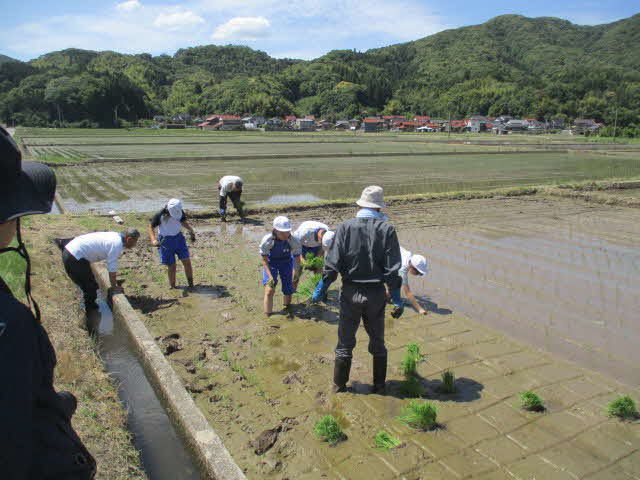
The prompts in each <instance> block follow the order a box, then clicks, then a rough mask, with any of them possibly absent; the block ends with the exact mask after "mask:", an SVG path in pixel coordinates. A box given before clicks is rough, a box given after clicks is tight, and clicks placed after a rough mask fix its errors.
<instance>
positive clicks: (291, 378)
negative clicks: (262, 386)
mask: <svg viewBox="0 0 640 480" xmlns="http://www.w3.org/2000/svg"><path fill="white" fill-rule="evenodd" d="M282 383H284V384H285V385H293V384H296V383H298V384H300V385H304V380H303V379H302V378H300V376H299V375H298V374H297V373H295V372H294V373H290V374H289V375H287V376H285V377H284V378H283V379H282Z"/></svg>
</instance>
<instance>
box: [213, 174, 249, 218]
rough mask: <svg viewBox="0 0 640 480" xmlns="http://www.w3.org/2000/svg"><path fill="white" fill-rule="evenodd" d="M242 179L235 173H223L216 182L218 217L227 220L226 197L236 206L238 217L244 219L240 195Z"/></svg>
mask: <svg viewBox="0 0 640 480" xmlns="http://www.w3.org/2000/svg"><path fill="white" fill-rule="evenodd" d="M243 184H244V181H243V180H242V179H241V178H240V177H238V176H235V175H225V176H224V177H222V178H221V179H220V181H219V182H218V195H219V197H220V218H221V219H222V221H223V222H226V221H227V197H229V198H231V201H232V202H233V206H234V207H236V210H237V211H238V214H239V215H240V218H242V219H243V220H244V211H243V210H242V203H240V196H241V195H242V185H243Z"/></svg>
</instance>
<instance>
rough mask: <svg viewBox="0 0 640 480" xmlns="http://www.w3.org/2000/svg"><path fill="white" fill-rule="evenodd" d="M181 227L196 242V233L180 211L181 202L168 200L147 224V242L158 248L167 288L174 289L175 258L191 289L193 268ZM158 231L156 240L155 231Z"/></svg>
mask: <svg viewBox="0 0 640 480" xmlns="http://www.w3.org/2000/svg"><path fill="white" fill-rule="evenodd" d="M182 227H184V228H186V229H187V230H188V231H189V234H190V236H191V241H192V242H195V241H196V233H195V232H194V231H193V228H191V225H189V223H188V222H187V215H186V214H185V213H184V210H183V209H182V202H181V201H180V200H179V199H177V198H172V199H170V200H169V201H168V202H167V204H166V205H165V207H164V208H163V209H162V210H160V211H159V212H158V213H156V214H155V215H154V216H153V217H152V218H151V223H149V240H151V244H152V245H153V246H154V247H158V253H159V254H160V263H161V264H162V265H166V266H167V275H168V277H169V286H170V287H171V288H176V256H177V257H178V259H179V260H180V261H181V262H182V266H183V267H184V274H185V276H186V277H187V282H188V284H189V288H192V287H193V267H192V266H191V258H190V254H189V248H188V247H187V240H186V239H185V238H184V235H183V234H182ZM156 228H157V229H158V237H157V238H156V235H155V232H154V230H155V229H156Z"/></svg>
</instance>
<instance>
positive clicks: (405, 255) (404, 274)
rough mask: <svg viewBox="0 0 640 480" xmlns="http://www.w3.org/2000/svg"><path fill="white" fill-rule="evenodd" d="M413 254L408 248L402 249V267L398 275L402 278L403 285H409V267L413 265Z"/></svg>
mask: <svg viewBox="0 0 640 480" xmlns="http://www.w3.org/2000/svg"><path fill="white" fill-rule="evenodd" d="M412 255H413V254H412V253H411V252H410V251H409V250H407V249H406V248H402V247H400V256H401V257H402V266H401V267H400V270H398V275H399V276H400V278H402V284H403V285H407V284H408V283H409V266H410V264H411V256H412Z"/></svg>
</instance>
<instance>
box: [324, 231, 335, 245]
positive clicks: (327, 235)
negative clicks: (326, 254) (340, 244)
mask: <svg viewBox="0 0 640 480" xmlns="http://www.w3.org/2000/svg"><path fill="white" fill-rule="evenodd" d="M335 236H336V232H332V231H331V230H327V231H326V232H324V235H323V236H322V248H324V249H325V250H326V249H328V248H329V247H330V246H331V244H332V243H333V237H335Z"/></svg>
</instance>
